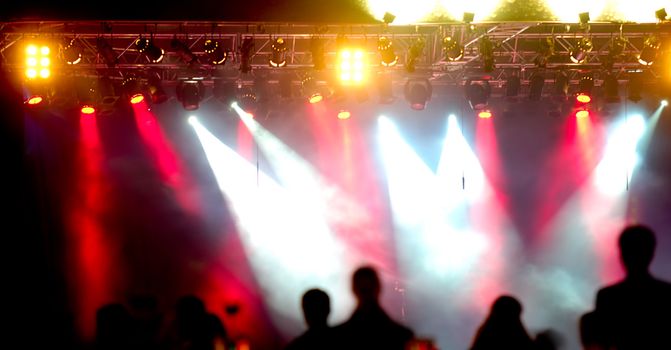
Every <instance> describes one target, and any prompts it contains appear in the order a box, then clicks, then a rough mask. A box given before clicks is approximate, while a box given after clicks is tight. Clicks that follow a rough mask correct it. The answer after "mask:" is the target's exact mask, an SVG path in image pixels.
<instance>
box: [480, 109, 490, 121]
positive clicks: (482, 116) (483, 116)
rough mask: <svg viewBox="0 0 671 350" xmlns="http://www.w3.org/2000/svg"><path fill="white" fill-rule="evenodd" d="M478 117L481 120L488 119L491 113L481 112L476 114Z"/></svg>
mask: <svg viewBox="0 0 671 350" xmlns="http://www.w3.org/2000/svg"><path fill="white" fill-rule="evenodd" d="M478 117H479V118H482V119H489V118H491V117H492V112H490V111H488V110H484V111H481V112H480V113H478Z"/></svg>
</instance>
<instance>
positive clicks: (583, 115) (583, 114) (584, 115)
mask: <svg viewBox="0 0 671 350" xmlns="http://www.w3.org/2000/svg"><path fill="white" fill-rule="evenodd" d="M575 116H576V117H578V118H587V117H589V111H578V112H577V113H576V114H575Z"/></svg>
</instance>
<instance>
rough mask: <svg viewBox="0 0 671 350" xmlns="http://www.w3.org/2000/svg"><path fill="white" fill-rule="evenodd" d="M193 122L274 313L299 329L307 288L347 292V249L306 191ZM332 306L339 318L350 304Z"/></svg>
mask: <svg viewBox="0 0 671 350" xmlns="http://www.w3.org/2000/svg"><path fill="white" fill-rule="evenodd" d="M192 125H193V128H194V130H195V131H196V134H197V135H198V138H199V140H200V142H201V144H202V146H203V150H204V151H205V154H206V156H207V159H208V162H209V164H210V167H211V168H212V171H213V172H214V175H215V177H216V179H217V183H218V184H219V187H220V189H221V191H222V192H223V193H224V195H225V196H226V198H227V199H228V201H229V203H230V207H231V208H232V210H233V212H234V214H235V215H236V223H237V226H238V230H239V234H240V235H241V240H242V242H243V246H244V248H245V251H246V255H247V257H248V259H249V260H250V262H251V265H252V268H253V269H254V273H255V276H256V277H257V280H258V281H259V284H260V285H261V289H262V290H263V292H264V300H266V302H267V303H268V305H269V307H270V309H271V315H272V316H273V317H274V318H276V321H277V322H276V324H277V325H278V326H279V327H280V328H283V329H282V330H283V331H287V332H295V331H296V327H300V326H301V325H302V323H303V320H302V317H301V314H300V303H299V302H300V296H301V295H302V293H304V292H305V291H306V290H307V289H309V288H313V287H319V288H322V289H324V290H325V291H326V292H327V293H329V294H331V295H348V294H349V291H348V286H349V284H348V280H349V275H348V274H349V273H350V271H351V270H346V271H344V269H345V268H346V266H344V265H343V261H344V260H345V258H344V257H343V255H342V254H343V252H344V249H343V248H342V246H341V245H340V244H339V242H338V241H336V240H335V239H334V238H333V237H332V235H331V234H330V232H329V231H328V229H327V227H326V226H325V224H324V223H323V221H322V220H321V217H320V215H319V213H318V212H317V211H316V209H315V208H314V207H313V206H312V205H311V204H312V203H308V202H304V195H305V194H298V195H297V194H296V193H293V192H292V191H290V190H288V189H287V188H286V187H284V186H281V185H280V184H278V183H277V182H276V181H275V180H273V179H272V178H270V177H269V176H267V175H266V174H265V173H263V172H260V171H258V169H257V168H256V166H255V165H253V164H251V163H249V162H248V161H247V160H245V159H244V158H242V157H241V156H239V155H238V154H237V153H235V152H234V151H233V150H232V149H230V148H229V147H228V146H226V145H225V144H223V143H222V142H221V141H219V140H218V139H217V138H216V137H215V136H214V135H212V134H211V133H210V132H209V131H208V130H207V129H205V128H204V127H203V126H202V125H201V124H200V123H199V122H198V121H197V120H194V121H193V123H192ZM332 305H333V310H334V314H335V315H334V318H335V319H343V318H344V316H345V314H346V313H347V312H349V309H350V307H351V304H347V300H343V298H334V300H332ZM287 320H293V324H291V322H287ZM292 326H293V328H292ZM287 328H289V329H287Z"/></svg>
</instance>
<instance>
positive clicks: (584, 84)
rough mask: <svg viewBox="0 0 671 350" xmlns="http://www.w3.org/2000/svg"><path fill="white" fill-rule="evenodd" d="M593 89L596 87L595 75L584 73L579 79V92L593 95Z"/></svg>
mask: <svg viewBox="0 0 671 350" xmlns="http://www.w3.org/2000/svg"><path fill="white" fill-rule="evenodd" d="M592 89H594V77H593V76H592V75H591V74H585V75H583V76H582V77H581V78H580V80H578V94H579V95H580V94H583V95H586V96H591V95H592Z"/></svg>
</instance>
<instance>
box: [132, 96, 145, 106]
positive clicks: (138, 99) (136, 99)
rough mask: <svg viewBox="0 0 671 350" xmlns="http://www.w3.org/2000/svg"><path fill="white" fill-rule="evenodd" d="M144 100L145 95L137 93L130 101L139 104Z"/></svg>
mask: <svg viewBox="0 0 671 350" xmlns="http://www.w3.org/2000/svg"><path fill="white" fill-rule="evenodd" d="M142 101H144V95H143V94H135V95H133V96H131V98H130V103H132V104H138V103H140V102H142Z"/></svg>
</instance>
